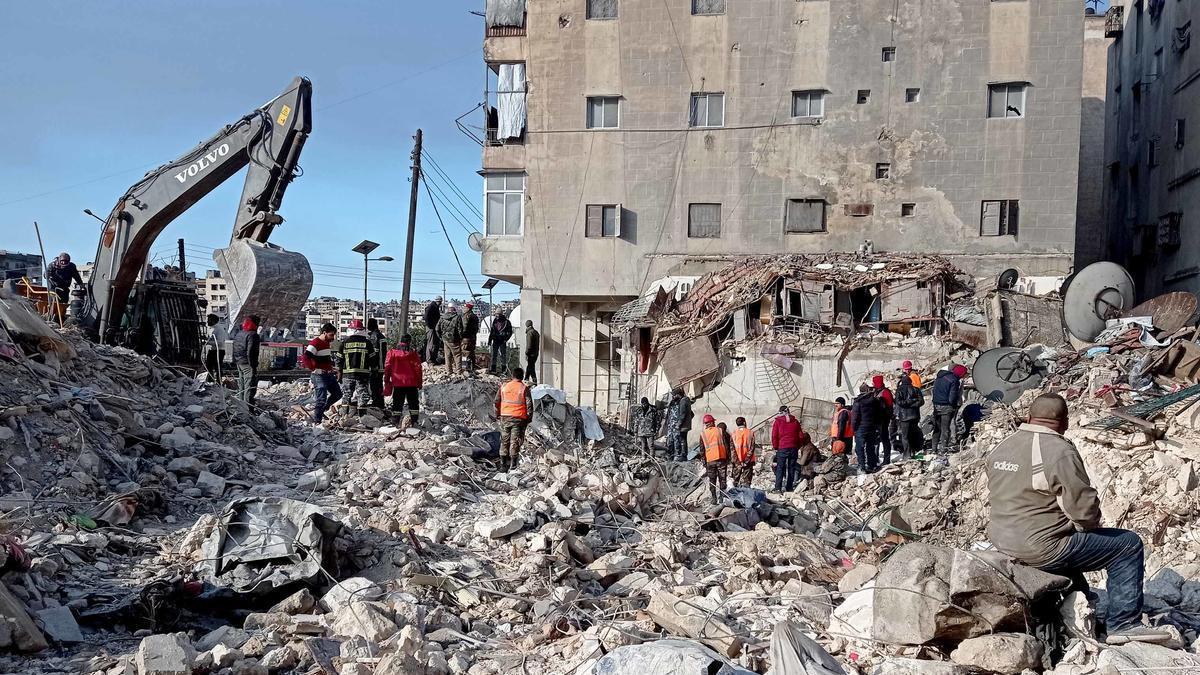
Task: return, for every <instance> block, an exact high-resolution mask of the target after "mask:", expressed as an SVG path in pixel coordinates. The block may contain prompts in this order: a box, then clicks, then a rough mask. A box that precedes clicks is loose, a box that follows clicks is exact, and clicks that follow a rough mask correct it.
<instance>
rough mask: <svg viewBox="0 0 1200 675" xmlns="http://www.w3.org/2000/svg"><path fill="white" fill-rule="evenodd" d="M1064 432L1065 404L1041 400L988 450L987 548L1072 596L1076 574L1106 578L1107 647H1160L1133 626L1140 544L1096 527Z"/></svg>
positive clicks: (1078, 462) (1094, 506)
mask: <svg viewBox="0 0 1200 675" xmlns="http://www.w3.org/2000/svg"><path fill="white" fill-rule="evenodd" d="M1067 426H1068V421H1067V402H1066V401H1065V400H1064V399H1063V398H1062V397H1061V396H1058V395H1057V394H1043V395H1042V396H1039V397H1037V399H1035V400H1034V401H1033V404H1032V405H1031V406H1030V407H1029V421H1028V423H1026V424H1022V425H1021V426H1020V427H1019V428H1018V429H1017V430H1016V431H1015V432H1013V434H1012V435H1010V436H1009V437H1008V438H1006V439H1004V440H1003V441H1002V442H1001V443H1000V444H999V445H997V446H996V448H995V449H994V450H992V453H991V455H990V457H989V458H988V461H989V462H991V464H990V465H989V466H988V468H987V473H988V487H989V492H990V507H991V524H990V525H989V526H988V534H989V536H990V537H991V540H992V543H993V544H995V545H996V548H998V549H1000V550H1001V551H1003V552H1004V553H1005V554H1007V555H1010V556H1012V557H1013V558H1015V559H1017V560H1018V561H1020V562H1022V563H1024V564H1026V565H1029V566H1031V567H1036V568H1038V569H1041V570H1044V571H1046V572H1051V573H1053V574H1060V575H1062V576H1066V577H1069V578H1070V579H1071V580H1072V582H1073V584H1072V587H1073V589H1074V590H1082V591H1086V590H1087V588H1088V585H1087V581H1086V580H1085V579H1084V577H1083V573H1084V572H1094V571H1097V570H1101V569H1103V570H1105V571H1107V572H1108V583H1107V590H1108V616H1107V618H1106V621H1105V624H1106V627H1107V630H1108V638H1107V642H1108V644H1111V645H1120V644H1125V643H1127V642H1134V641H1137V642H1165V641H1167V640H1168V639H1169V638H1170V636H1169V635H1168V634H1167V633H1165V632H1162V631H1159V630H1155V629H1152V628H1147V627H1145V626H1142V625H1141V618H1142V582H1143V577H1144V575H1145V563H1144V562H1143V559H1142V540H1141V539H1140V538H1139V537H1138V535H1137V534H1136V533H1134V532H1131V531H1129V530H1120V529H1116V528H1104V527H1100V500H1099V498H1098V497H1097V495H1096V490H1095V489H1094V488H1092V485H1091V481H1090V480H1089V479H1088V474H1087V470H1086V469H1085V468H1084V466H1083V459H1082V458H1081V457H1080V456H1079V451H1078V450H1077V449H1076V448H1075V445H1074V444H1073V443H1071V442H1070V441H1068V440H1067V439H1066V438H1064V437H1063V435H1062V434H1063V433H1064V432H1065V431H1066V430H1067Z"/></svg>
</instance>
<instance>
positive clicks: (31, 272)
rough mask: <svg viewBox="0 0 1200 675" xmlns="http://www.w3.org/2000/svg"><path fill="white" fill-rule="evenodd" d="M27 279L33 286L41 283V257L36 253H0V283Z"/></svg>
mask: <svg viewBox="0 0 1200 675" xmlns="http://www.w3.org/2000/svg"><path fill="white" fill-rule="evenodd" d="M21 277H27V278H28V279H29V280H30V281H32V282H33V283H35V284H40V283H42V256H40V255H37V254H36V253H17V252H16V251H0V281H3V280H5V279H20V278H21Z"/></svg>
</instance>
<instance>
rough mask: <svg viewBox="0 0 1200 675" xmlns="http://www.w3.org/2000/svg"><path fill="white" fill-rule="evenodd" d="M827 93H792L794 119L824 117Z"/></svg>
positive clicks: (816, 91)
mask: <svg viewBox="0 0 1200 675" xmlns="http://www.w3.org/2000/svg"><path fill="white" fill-rule="evenodd" d="M824 116H825V92H824V91H821V90H818V89H811V90H807V91H793V92H792V117H824Z"/></svg>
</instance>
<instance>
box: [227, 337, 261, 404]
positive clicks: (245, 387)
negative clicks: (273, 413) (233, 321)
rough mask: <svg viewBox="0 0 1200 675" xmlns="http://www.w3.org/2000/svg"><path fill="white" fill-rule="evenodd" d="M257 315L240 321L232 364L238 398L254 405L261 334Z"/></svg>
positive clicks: (234, 343) (256, 391) (234, 341)
mask: <svg viewBox="0 0 1200 675" xmlns="http://www.w3.org/2000/svg"><path fill="white" fill-rule="evenodd" d="M258 323H259V318H258V316H256V315H254V314H251V315H250V316H248V317H246V319H245V321H242V330H241V332H239V333H238V334H237V337H235V338H234V340H233V365H234V367H235V368H237V379H238V398H239V399H241V400H242V402H244V403H245V404H246V405H248V406H253V405H254V397H255V395H256V394H257V393H258V349H259V346H260V345H261V344H262V336H260V335H259V334H258Z"/></svg>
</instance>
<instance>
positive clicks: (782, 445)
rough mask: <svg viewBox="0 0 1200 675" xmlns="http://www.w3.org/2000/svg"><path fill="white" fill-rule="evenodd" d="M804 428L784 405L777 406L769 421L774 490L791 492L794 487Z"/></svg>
mask: <svg viewBox="0 0 1200 675" xmlns="http://www.w3.org/2000/svg"><path fill="white" fill-rule="evenodd" d="M803 433H804V428H803V427H802V426H801V425H800V420H798V419H796V418H795V417H793V416H792V412H791V411H790V410H789V409H788V407H787V406H786V405H782V406H779V415H777V416H776V417H775V421H774V422H772V423H771V448H772V449H773V450H774V451H775V459H774V460H773V462H772V463H773V465H774V467H775V491H776V492H791V491H792V490H794V489H795V488H796V476H797V475H798V471H797V468H798V466H799V465H798V464H797V461H798V460H799V458H800V435H801V434H803Z"/></svg>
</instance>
